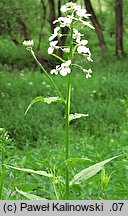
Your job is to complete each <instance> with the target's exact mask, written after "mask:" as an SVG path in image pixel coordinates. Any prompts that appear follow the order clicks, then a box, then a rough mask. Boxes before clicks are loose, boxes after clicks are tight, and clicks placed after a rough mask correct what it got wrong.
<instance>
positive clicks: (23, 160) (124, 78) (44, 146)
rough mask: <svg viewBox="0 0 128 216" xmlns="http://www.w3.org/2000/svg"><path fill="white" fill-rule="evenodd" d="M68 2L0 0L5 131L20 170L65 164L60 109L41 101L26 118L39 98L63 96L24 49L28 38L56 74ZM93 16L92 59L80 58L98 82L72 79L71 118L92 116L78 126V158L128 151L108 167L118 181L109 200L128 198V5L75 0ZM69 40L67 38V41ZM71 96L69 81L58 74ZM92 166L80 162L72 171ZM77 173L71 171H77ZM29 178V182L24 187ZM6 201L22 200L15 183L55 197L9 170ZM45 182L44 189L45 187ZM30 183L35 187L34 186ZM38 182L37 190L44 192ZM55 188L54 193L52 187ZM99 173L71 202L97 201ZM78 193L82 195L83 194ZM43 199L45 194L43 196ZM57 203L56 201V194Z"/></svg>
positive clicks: (0, 103)
mask: <svg viewBox="0 0 128 216" xmlns="http://www.w3.org/2000/svg"><path fill="white" fill-rule="evenodd" d="M66 2H68V1H66V0H27V1H26V0H22V1H17V0H8V1H5V0H1V1H0V98H1V99H0V112H1V113H0V127H2V128H5V130H7V131H8V134H9V136H10V139H11V144H10V145H9V146H8V147H7V148H8V152H7V162H8V163H9V164H10V163H11V164H15V165H17V166H19V167H26V168H33V169H43V170H44V169H46V168H47V167H50V166H53V164H56V163H57V161H61V160H64V154H63V151H64V143H65V123H64V119H63V118H64V107H63V106H62V105H61V104H52V105H50V106H49V105H46V104H41V103H39V104H35V105H34V106H33V107H32V108H31V109H30V111H29V113H28V114H27V116H24V113H25V110H26V108H27V106H28V105H29V103H30V101H31V100H32V99H33V98H35V97H36V96H40V95H41V96H43V97H47V96H56V92H55V91H54V89H53V88H52V87H51V85H50V83H49V81H48V80H47V78H46V77H45V75H44V74H43V73H42V72H41V70H40V69H39V68H38V67H37V65H36V63H35V62H34V60H33V59H32V57H31V56H30V53H28V52H27V51H26V50H25V48H24V47H23V46H22V43H23V41H24V40H29V39H30V40H31V39H33V40H34V51H35V54H36V56H37V58H38V60H39V61H40V63H41V64H42V65H43V66H44V67H45V68H46V69H47V70H48V71H50V69H51V68H54V67H55V65H56V64H57V60H56V59H55V58H54V57H52V56H49V55H48V53H47V49H48V47H49V41H48V38H49V37H50V36H51V34H52V33H53V30H54V28H55V25H53V21H54V20H55V19H57V18H58V17H60V16H61V12H60V7H61V5H63V4H64V3H66ZM72 2H76V3H78V4H80V5H81V6H82V8H86V10H87V11H88V12H89V13H90V14H91V15H92V16H91V18H90V21H91V23H92V24H93V26H94V27H95V30H92V29H90V28H88V27H86V28H83V29H82V31H83V33H84V34H85V39H87V40H88V41H89V43H88V46H89V48H90V50H91V53H92V58H93V62H92V63H90V62H86V61H85V59H83V58H82V57H78V59H76V60H75V61H76V62H78V63H79V64H80V65H82V66H83V67H84V68H87V69H88V68H92V70H93V75H92V78H91V79H86V78H85V75H84V74H82V73H81V72H80V71H79V70H78V69H77V70H75V71H74V74H73V76H72V104H71V112H72V113H75V112H76V113H89V117H88V118H86V119H80V120H75V121H74V122H72V124H71V129H70V133H71V138H70V139H71V149H70V155H71V157H88V158H90V159H91V160H92V161H93V163H94V162H98V161H101V160H105V159H107V158H109V157H112V156H115V155H118V154H123V156H122V157H121V158H120V159H117V160H116V161H113V162H112V164H111V165H107V167H106V172H107V173H108V174H110V173H111V172H112V171H115V172H114V173H113V175H112V177H111V180H110V183H109V185H108V186H107V187H106V189H105V191H104V193H103V194H102V196H101V197H102V198H103V199H127V197H128V193H127V183H128V172H127V169H128V162H127V153H128V147H127V145H128V19H127V17H128V10H127V9H128V0H125V1H123V0H91V1H90V0H75V1H72ZM67 41H68V36H67V37H65V38H63V40H61V41H60V43H61V44H63V45H64V44H65V43H66V42H67ZM53 79H54V81H55V82H56V83H57V85H58V88H59V89H60V90H61V92H62V93H63V95H64V96H65V94H66V92H65V88H66V77H65V78H64V77H60V76H55V77H54V76H53ZM87 166H88V164H77V165H76V164H75V165H74V167H73V168H72V170H73V173H76V172H78V170H81V169H82V168H83V167H87ZM71 175H72V173H71ZM21 178H22V182H21ZM7 179H9V184H8V181H7V182H6V183H5V191H4V192H5V199H21V198H22V197H19V195H18V194H16V193H14V188H15V186H18V188H20V189H22V190H24V191H27V192H28V191H32V192H33V193H35V194H38V195H40V196H43V197H44V195H45V197H47V198H51V194H50V192H49V190H51V193H52V189H51V186H50V183H49V185H48V186H47V184H46V182H45V181H44V180H41V179H39V178H38V177H35V176H33V178H30V176H27V174H24V173H22V174H19V172H18V173H17V171H13V172H10V173H7ZM42 184H43V187H42V186H41V185H42ZM28 185H29V186H28ZM37 185H38V189H37ZM49 188H50V189H49ZM99 188H100V175H97V176H96V177H94V178H93V179H91V180H88V182H87V184H84V185H83V186H82V189H81V190H80V188H79V189H78V190H77V189H76V193H75V194H74V192H72V199H77V198H78V199H96V198H97V196H98V194H99ZM78 191H79V193H78ZM42 194H43V195H42ZM52 198H53V199H54V197H52Z"/></svg>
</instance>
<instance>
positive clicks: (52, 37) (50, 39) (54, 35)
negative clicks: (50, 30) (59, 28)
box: [49, 34, 57, 41]
mask: <svg viewBox="0 0 128 216" xmlns="http://www.w3.org/2000/svg"><path fill="white" fill-rule="evenodd" d="M56 36H57V34H52V36H51V37H50V38H49V41H52V40H53V39H54V38H55V37H56Z"/></svg>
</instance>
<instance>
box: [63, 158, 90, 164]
mask: <svg viewBox="0 0 128 216" xmlns="http://www.w3.org/2000/svg"><path fill="white" fill-rule="evenodd" d="M88 161H92V160H90V159H89V158H86V157H85V158H69V159H67V160H66V161H65V163H66V165H67V166H70V165H71V164H72V163H80V162H82V163H85V162H88Z"/></svg>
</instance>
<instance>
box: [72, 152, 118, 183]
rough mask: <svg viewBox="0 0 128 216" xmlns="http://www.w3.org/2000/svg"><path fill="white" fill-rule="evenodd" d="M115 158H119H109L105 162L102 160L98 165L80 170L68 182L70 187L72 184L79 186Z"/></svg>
mask: <svg viewBox="0 0 128 216" xmlns="http://www.w3.org/2000/svg"><path fill="white" fill-rule="evenodd" d="M117 157H119V156H116V157H112V158H109V159H107V160H104V161H102V162H100V163H96V164H94V165H92V166H90V167H88V168H86V169H84V170H82V171H81V172H79V173H78V174H76V175H75V176H74V178H73V179H72V180H71V182H70V186H71V185H73V184H80V183H81V182H82V181H85V180H86V179H89V178H90V177H92V176H94V175H95V174H96V173H98V172H99V171H100V170H101V169H102V167H103V166H104V165H105V164H106V163H108V162H110V161H111V160H113V159H115V158H117Z"/></svg>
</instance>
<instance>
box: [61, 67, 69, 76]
mask: <svg viewBox="0 0 128 216" xmlns="http://www.w3.org/2000/svg"><path fill="white" fill-rule="evenodd" d="M67 73H68V70H67V68H64V69H61V70H60V74H61V75H62V76H66V75H67Z"/></svg>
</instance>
